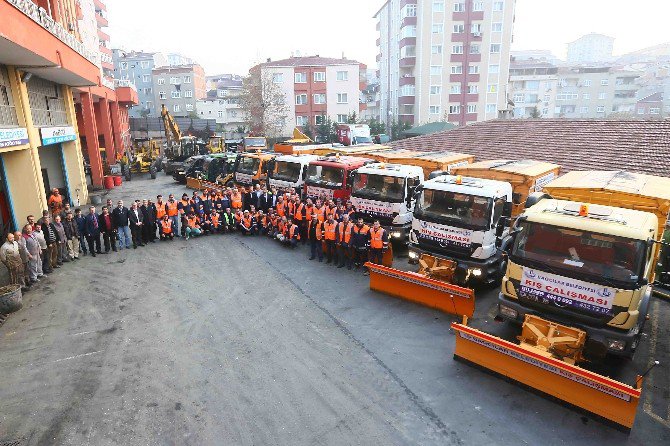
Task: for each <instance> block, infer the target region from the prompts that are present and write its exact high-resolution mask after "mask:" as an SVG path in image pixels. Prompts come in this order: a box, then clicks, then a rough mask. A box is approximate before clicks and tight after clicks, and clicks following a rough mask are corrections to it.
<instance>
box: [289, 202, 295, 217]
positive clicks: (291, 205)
mask: <svg viewBox="0 0 670 446" xmlns="http://www.w3.org/2000/svg"><path fill="white" fill-rule="evenodd" d="M294 213H295V203H294V202H292V201H289V202H288V215H290V216H291V217H293V214H294Z"/></svg>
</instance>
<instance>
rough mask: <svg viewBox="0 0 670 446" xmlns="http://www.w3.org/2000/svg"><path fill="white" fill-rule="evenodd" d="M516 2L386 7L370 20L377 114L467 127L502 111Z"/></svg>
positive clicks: (427, 1) (411, 0)
mask: <svg viewBox="0 0 670 446" xmlns="http://www.w3.org/2000/svg"><path fill="white" fill-rule="evenodd" d="M515 3H516V2H515V0H504V1H494V0H483V1H475V0H456V1H453V0H447V1H443V0H388V1H386V2H385V3H384V5H383V6H382V7H381V9H380V10H379V11H378V12H377V13H376V14H375V18H376V19H377V28H378V30H379V39H378V40H377V46H378V49H379V53H378V55H377V62H378V66H379V79H380V103H379V109H380V115H381V116H382V118H383V119H387V120H400V121H404V122H408V123H410V124H420V123H426V122H434V121H449V122H452V123H454V124H459V125H465V124H468V123H472V122H477V121H483V120H487V119H494V118H496V117H498V111H499V110H502V109H506V104H507V98H506V86H507V80H508V75H509V60H510V46H511V42H512V28H513V25H514V9H515Z"/></svg>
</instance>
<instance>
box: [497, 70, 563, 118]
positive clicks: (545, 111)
mask: <svg viewBox="0 0 670 446" xmlns="http://www.w3.org/2000/svg"><path fill="white" fill-rule="evenodd" d="M557 84H558V68H557V67H556V66H554V65H552V64H550V63H548V62H544V61H538V60H532V59H529V60H513V61H512V62H511V64H510V69H509V87H508V89H509V90H508V94H509V98H510V99H511V100H512V102H513V106H514V114H513V117H515V118H527V117H535V118H553V117H554V110H555V107H556V87H557Z"/></svg>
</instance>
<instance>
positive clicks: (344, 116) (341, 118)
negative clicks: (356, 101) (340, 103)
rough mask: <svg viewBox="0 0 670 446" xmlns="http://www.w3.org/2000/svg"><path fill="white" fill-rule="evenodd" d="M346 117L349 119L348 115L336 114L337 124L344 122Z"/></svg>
mask: <svg viewBox="0 0 670 446" xmlns="http://www.w3.org/2000/svg"><path fill="white" fill-rule="evenodd" d="M347 119H349V117H348V116H347V115H343V114H339V115H337V123H338V124H346V123H347Z"/></svg>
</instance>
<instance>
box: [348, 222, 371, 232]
mask: <svg viewBox="0 0 670 446" xmlns="http://www.w3.org/2000/svg"><path fill="white" fill-rule="evenodd" d="M369 230H370V226H368V225H366V224H364V225H363V226H361V227H359V226H358V225H354V228H353V229H352V231H354V233H356V234H363V235H365V234H367V233H368V231H369Z"/></svg>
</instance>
